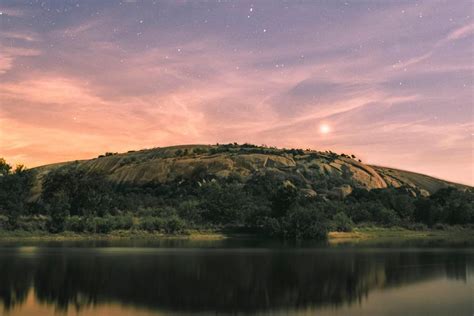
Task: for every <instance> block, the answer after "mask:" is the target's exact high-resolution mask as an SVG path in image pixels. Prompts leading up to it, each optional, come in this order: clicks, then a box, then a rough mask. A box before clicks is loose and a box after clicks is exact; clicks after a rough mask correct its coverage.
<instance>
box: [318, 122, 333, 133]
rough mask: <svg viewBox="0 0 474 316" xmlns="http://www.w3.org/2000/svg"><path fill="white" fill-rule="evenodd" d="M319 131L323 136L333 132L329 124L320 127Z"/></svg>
mask: <svg viewBox="0 0 474 316" xmlns="http://www.w3.org/2000/svg"><path fill="white" fill-rule="evenodd" d="M319 131H320V132H321V134H328V133H329V132H330V131H331V127H330V126H329V125H327V124H321V125H320V126H319Z"/></svg>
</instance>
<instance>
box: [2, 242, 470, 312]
mask: <svg viewBox="0 0 474 316" xmlns="http://www.w3.org/2000/svg"><path fill="white" fill-rule="evenodd" d="M0 313H1V314H2V315H9V316H26V315H28V316H35V315H41V316H48V315H84V316H89V315H107V316H112V315H114V316H123V315H134V316H144V315H208V314H210V315H215V314H219V315H220V314H232V315H417V316H419V315H457V316H459V315H473V313H474V248H473V247H472V245H469V244H465V243H457V244H449V243H444V244H443V243H437V242H435V243H430V242H389V243H359V244H343V245H328V244H297V245H294V244H282V243H278V242H273V243H268V242H265V241H254V240H221V241H185V240H162V241H134V242H126V241H114V242H108V241H100V242H99V241H98V242H21V244H19V243H13V242H3V243H0Z"/></svg>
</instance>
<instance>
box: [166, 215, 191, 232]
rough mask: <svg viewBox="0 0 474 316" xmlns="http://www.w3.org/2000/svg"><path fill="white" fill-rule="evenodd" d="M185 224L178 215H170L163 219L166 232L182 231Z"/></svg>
mask: <svg viewBox="0 0 474 316" xmlns="http://www.w3.org/2000/svg"><path fill="white" fill-rule="evenodd" d="M185 227H186V224H185V223H184V221H183V220H182V219H181V218H179V217H178V216H172V217H169V218H167V219H166V220H165V223H164V227H163V228H164V231H165V233H167V234H178V233H182V232H184V229H185Z"/></svg>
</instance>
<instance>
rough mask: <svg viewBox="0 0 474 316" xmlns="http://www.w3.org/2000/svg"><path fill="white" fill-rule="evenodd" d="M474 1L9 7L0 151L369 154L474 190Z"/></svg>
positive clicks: (1, 14) (56, 155) (32, 159)
mask: <svg viewBox="0 0 474 316" xmlns="http://www.w3.org/2000/svg"><path fill="white" fill-rule="evenodd" d="M473 15H474V2H473V1H463V0H459V1H435V0H431V1H365V0H361V1H329V0H328V1H317V0H311V1H277V0H258V1H243V0H242V1H240V0H239V1H181V0H175V1H132V0H129V1H109V0H101V1H95V0H89V1H87V0H85V1H19V0H0V157H4V158H5V159H6V160H7V161H8V162H10V163H12V164H18V163H23V164H26V165H27V166H28V167H34V166H38V165H42V164H48V163H54V162H60V161H68V160H77V159H87V158H93V157H96V156H97V155H99V154H102V153H104V152H107V151H112V152H124V151H127V150H132V149H133V150H137V149H143V148H153V147H163V146H168V145H176V144H215V143H228V142H238V143H244V142H249V143H254V144H258V145H261V144H265V145H268V146H278V147H286V148H312V149H316V150H322V151H324V150H332V151H334V152H338V153H346V154H355V155H356V156H357V157H359V158H361V159H362V161H363V162H366V163H370V164H376V165H381V166H390V167H394V168H400V169H405V170H411V171H416V172H420V173H426V174H429V175H432V176H436V177H439V178H442V179H447V180H451V181H455V182H461V183H465V184H470V185H474V175H473V174H474V161H473V154H474V146H473V144H474V142H473V137H474V128H473V127H474V119H473V107H474V90H473V88H474V87H473V84H474V72H473V70H474V59H473V57H474V54H473V53H474V19H473Z"/></svg>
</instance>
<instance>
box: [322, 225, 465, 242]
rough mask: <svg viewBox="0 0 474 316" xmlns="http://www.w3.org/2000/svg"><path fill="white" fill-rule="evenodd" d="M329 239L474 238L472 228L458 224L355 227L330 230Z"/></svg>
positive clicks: (336, 240)
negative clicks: (408, 226)
mask: <svg viewBox="0 0 474 316" xmlns="http://www.w3.org/2000/svg"><path fill="white" fill-rule="evenodd" d="M328 237H329V241H330V242H332V243H341V242H358V241H372V240H373V241H381V240H382V241H383V240H410V239H427V240H428V239H432V240H436V239H440V240H443V239H444V240H474V230H473V229H472V228H464V227H459V226H446V227H444V229H424V230H409V229H406V228H401V227H391V228H384V227H376V226H367V227H357V228H355V229H354V230H353V231H352V232H330V233H329V236H328Z"/></svg>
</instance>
